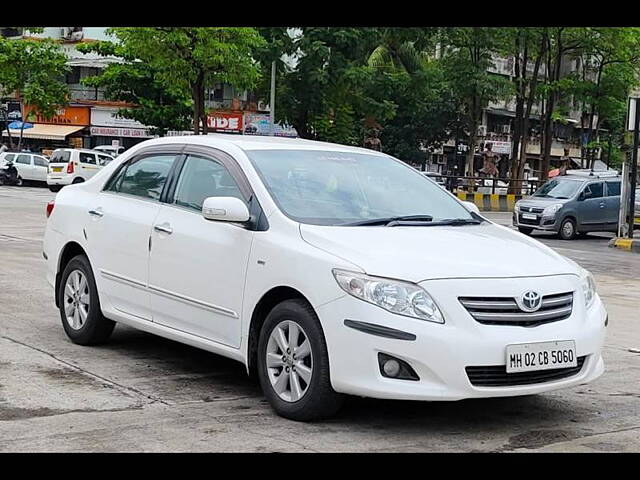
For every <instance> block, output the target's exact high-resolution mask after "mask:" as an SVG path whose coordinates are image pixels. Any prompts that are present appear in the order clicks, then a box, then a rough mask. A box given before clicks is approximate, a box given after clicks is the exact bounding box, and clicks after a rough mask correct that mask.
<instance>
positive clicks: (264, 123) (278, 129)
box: [244, 113, 298, 137]
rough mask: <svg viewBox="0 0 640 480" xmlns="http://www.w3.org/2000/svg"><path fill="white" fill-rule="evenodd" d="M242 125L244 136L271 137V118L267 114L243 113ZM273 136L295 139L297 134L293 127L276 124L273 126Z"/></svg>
mask: <svg viewBox="0 0 640 480" xmlns="http://www.w3.org/2000/svg"><path fill="white" fill-rule="evenodd" d="M244 125H245V126H244V134H245V135H271V117H270V116H269V114H268V113H267V114H265V113H245V114H244ZM273 136H275V137H297V136H298V132H297V131H296V129H295V128H293V127H290V126H288V125H284V126H283V125H280V124H279V123H276V124H275V125H274V126H273Z"/></svg>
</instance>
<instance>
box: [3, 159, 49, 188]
mask: <svg viewBox="0 0 640 480" xmlns="http://www.w3.org/2000/svg"><path fill="white" fill-rule="evenodd" d="M7 162H13V166H14V167H16V170H18V175H20V177H22V180H26V181H33V182H46V181H47V171H48V169H49V161H48V160H47V159H46V158H45V157H44V156H43V155H38V154H35V153H28V152H3V153H0V167H3V166H4V165H5V164H6V163H7Z"/></svg>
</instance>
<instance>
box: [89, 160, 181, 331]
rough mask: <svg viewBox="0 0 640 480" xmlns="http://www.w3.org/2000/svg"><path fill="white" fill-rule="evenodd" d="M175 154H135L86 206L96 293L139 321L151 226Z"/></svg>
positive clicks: (146, 314) (146, 307)
mask: <svg viewBox="0 0 640 480" xmlns="http://www.w3.org/2000/svg"><path fill="white" fill-rule="evenodd" d="M178 154H179V152H178V151H176V152H170V151H158V152H151V151H147V152H146V153H141V154H139V155H136V156H135V157H134V158H132V159H130V160H129V161H127V162H125V163H124V164H123V165H122V166H121V167H120V168H119V169H118V170H117V171H116V172H115V173H114V175H113V176H112V177H111V178H110V179H109V181H108V182H107V183H106V185H105V188H104V189H103V190H102V191H101V192H100V193H98V194H97V195H95V197H94V198H93V199H92V200H91V202H92V203H90V204H89V205H88V211H87V221H86V222H85V225H86V228H85V230H86V233H87V243H88V247H89V256H90V258H91V260H92V263H93V265H94V268H95V270H96V271H95V275H96V276H99V277H100V279H99V282H100V288H101V293H104V294H106V296H107V297H108V298H109V300H110V302H111V304H112V305H113V307H114V308H116V309H117V310H119V311H121V312H124V313H127V314H130V315H133V316H135V317H138V318H142V319H145V320H151V310H150V303H149V292H148V280H149V241H150V235H151V229H152V225H153V222H154V221H155V218H156V216H157V215H158V212H159V210H160V195H161V193H162V191H163V189H164V188H165V183H166V180H167V177H168V175H169V171H170V170H171V168H172V166H173V163H174V161H175V159H176V157H177V155H178Z"/></svg>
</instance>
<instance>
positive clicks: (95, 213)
mask: <svg viewBox="0 0 640 480" xmlns="http://www.w3.org/2000/svg"><path fill="white" fill-rule="evenodd" d="M89 215H91V216H92V217H102V216H103V215H104V213H103V212H102V209H101V208H96V209H94V210H89Z"/></svg>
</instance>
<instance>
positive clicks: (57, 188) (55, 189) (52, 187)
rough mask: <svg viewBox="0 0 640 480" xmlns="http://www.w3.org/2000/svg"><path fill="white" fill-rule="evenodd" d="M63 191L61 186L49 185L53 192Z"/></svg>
mask: <svg viewBox="0 0 640 480" xmlns="http://www.w3.org/2000/svg"><path fill="white" fill-rule="evenodd" d="M61 189H62V187H61V186H60V185H49V190H50V191H52V192H54V193H55V192H59V191H60V190H61Z"/></svg>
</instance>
